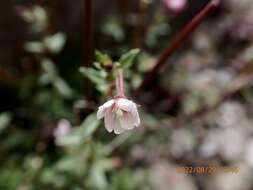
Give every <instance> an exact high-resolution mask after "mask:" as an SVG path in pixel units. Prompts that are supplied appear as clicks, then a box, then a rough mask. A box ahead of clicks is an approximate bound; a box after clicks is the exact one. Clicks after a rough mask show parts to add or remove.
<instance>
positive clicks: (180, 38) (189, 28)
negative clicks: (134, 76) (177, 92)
mask: <svg viewBox="0 0 253 190" xmlns="http://www.w3.org/2000/svg"><path fill="white" fill-rule="evenodd" d="M218 5H219V0H211V1H210V2H209V3H208V4H207V5H206V6H205V7H204V8H203V9H202V10H201V11H200V12H199V13H198V14H197V15H196V16H195V17H194V18H193V19H192V20H191V22H190V23H188V24H187V25H186V26H185V27H184V28H183V29H182V31H181V32H180V33H179V34H178V35H177V36H176V37H175V38H174V40H173V41H172V42H171V43H170V45H169V47H168V48H167V49H166V50H165V51H164V52H163V53H162V54H161V55H160V57H159V58H158V60H157V62H156V64H155V66H154V67H153V69H152V70H151V71H150V72H148V73H147V75H146V76H145V77H144V80H143V82H142V84H141V86H140V87H139V88H138V89H137V90H136V91H135V93H134V95H137V94H139V92H140V91H141V90H143V89H144V88H145V87H146V86H147V85H148V84H149V83H150V82H151V81H152V80H153V79H154V77H155V76H156V74H157V73H158V71H159V69H160V68H161V66H163V65H164V64H165V63H166V61H167V60H168V58H169V57H170V56H171V55H172V54H173V53H174V52H175V51H176V50H177V49H178V48H179V47H180V46H181V45H182V43H183V42H184V41H185V40H186V38H187V37H188V36H189V35H190V34H191V33H192V32H193V31H194V29H196V28H197V26H199V24H200V23H201V22H202V21H203V20H204V19H205V18H206V16H207V15H208V13H209V12H210V11H212V10H213V9H214V8H216V7H217V6H218Z"/></svg>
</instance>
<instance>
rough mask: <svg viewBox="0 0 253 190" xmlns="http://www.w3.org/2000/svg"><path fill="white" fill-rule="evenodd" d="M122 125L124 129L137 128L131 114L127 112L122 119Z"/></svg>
mask: <svg viewBox="0 0 253 190" xmlns="http://www.w3.org/2000/svg"><path fill="white" fill-rule="evenodd" d="M119 121H120V125H121V127H122V128H123V129H127V130H129V129H133V128H134V126H135V121H134V118H133V116H132V115H131V113H128V112H125V113H124V114H123V116H122V117H121V118H120V120H119Z"/></svg>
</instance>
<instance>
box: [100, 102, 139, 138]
mask: <svg viewBox="0 0 253 190" xmlns="http://www.w3.org/2000/svg"><path fill="white" fill-rule="evenodd" d="M103 117H104V121H105V128H106V129H107V131H108V132H112V131H114V133H115V134H121V133H123V132H124V131H126V130H130V129H133V128H134V127H138V125H139V124H140V118H139V113H138V111H137V106H136V104H135V103H134V102H133V101H131V100H128V99H126V98H115V99H112V100H109V101H107V102H106V103H104V104H103V105H102V106H100V107H99V108H98V112H97V118H98V119H102V118H103Z"/></svg>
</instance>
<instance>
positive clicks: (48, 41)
mask: <svg viewBox="0 0 253 190" xmlns="http://www.w3.org/2000/svg"><path fill="white" fill-rule="evenodd" d="M43 43H44V46H45V47H46V48H47V49H48V50H49V51H50V52H51V53H53V54H57V53H59V52H60V51H61V50H62V48H63V47H64V45H65V43H66V36H65V35H64V34H63V33H61V32H59V33H56V34H54V35H52V36H46V37H45V39H44V40H43Z"/></svg>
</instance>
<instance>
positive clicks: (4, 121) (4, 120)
mask: <svg viewBox="0 0 253 190" xmlns="http://www.w3.org/2000/svg"><path fill="white" fill-rule="evenodd" d="M10 122H11V114H10V113H9V112H3V113H1V114H0V132H1V131H2V130H4V129H5V128H6V127H7V126H8V125H9V124H10Z"/></svg>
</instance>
